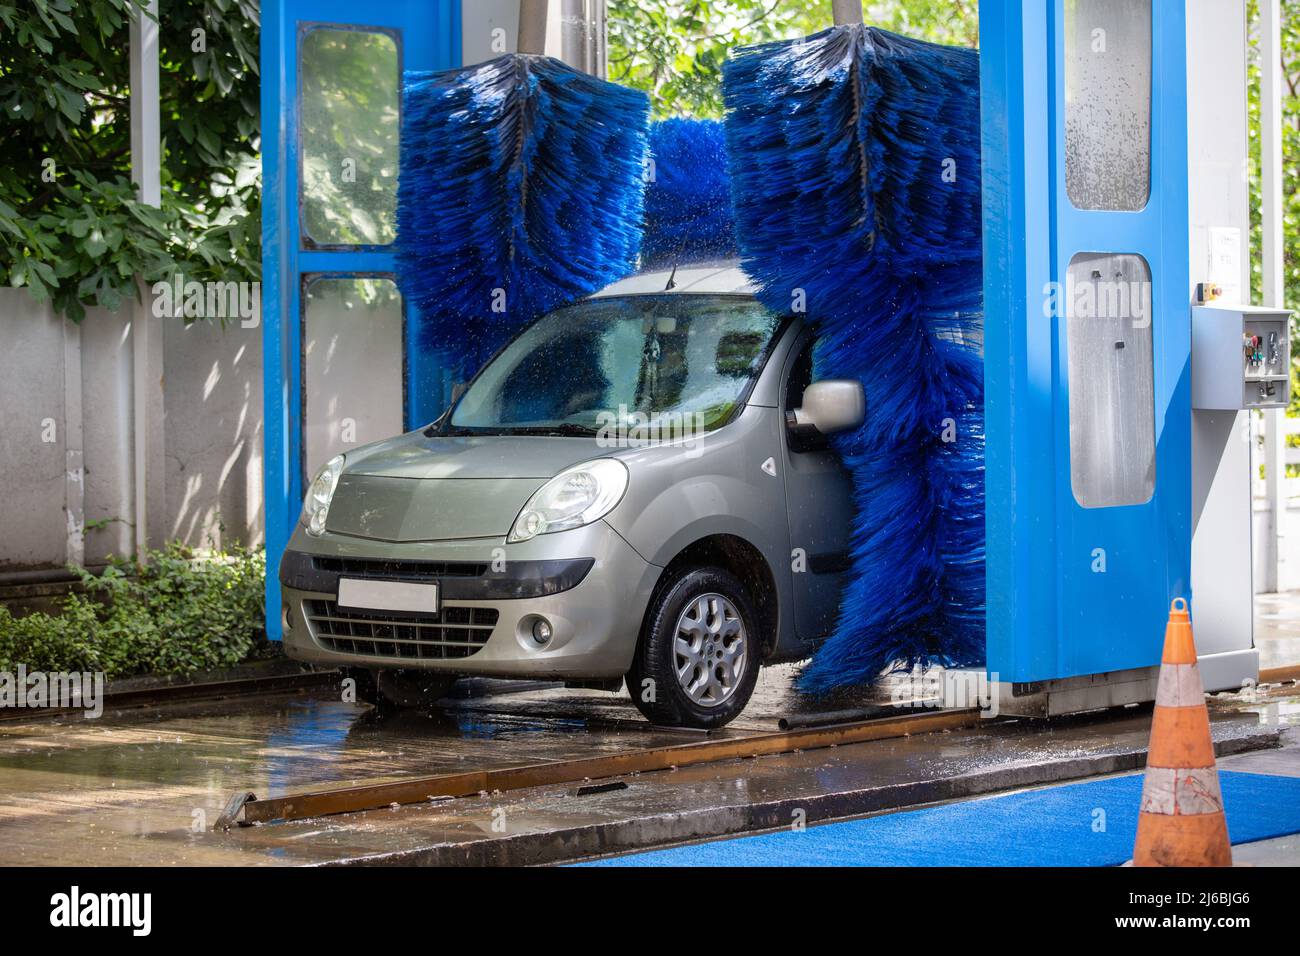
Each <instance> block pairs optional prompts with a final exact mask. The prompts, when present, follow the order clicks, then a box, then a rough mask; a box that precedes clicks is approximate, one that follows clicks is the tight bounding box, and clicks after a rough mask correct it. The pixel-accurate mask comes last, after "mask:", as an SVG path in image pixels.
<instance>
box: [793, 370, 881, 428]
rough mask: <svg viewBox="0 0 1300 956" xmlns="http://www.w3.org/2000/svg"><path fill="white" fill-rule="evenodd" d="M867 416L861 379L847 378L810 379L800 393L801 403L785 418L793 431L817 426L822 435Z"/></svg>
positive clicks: (850, 425) (862, 419) (849, 426)
mask: <svg viewBox="0 0 1300 956" xmlns="http://www.w3.org/2000/svg"><path fill="white" fill-rule="evenodd" d="M866 417H867V398H866V396H865V395H864V394H863V392H862V383H861V382H856V381H854V380H852V379H847V378H828V379H825V380H823V381H820V382H813V383H812V384H811V385H809V386H808V387H807V388H806V389H804V393H803V404H802V405H801V406H800V407H799V408H796V409H795V410H794V411H793V412H789V413H788V415H787V420H788V423H789V425H790V427H791V428H793V429H794V430H795V431H796V432H798V431H808V430H810V429H811V430H816V431H818V432H821V433H822V434H823V435H833V434H835V433H836V432H843V431H848V430H850V429H853V428H857V427H859V426H860V425H861V424H862V423H863V421H864V420H865V419H866Z"/></svg>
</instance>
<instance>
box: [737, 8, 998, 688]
mask: <svg viewBox="0 0 1300 956" xmlns="http://www.w3.org/2000/svg"><path fill="white" fill-rule="evenodd" d="M834 7H835V13H836V23H837V26H835V27H833V28H832V29H830V30H827V31H824V32H822V33H819V34H816V35H815V36H811V37H808V38H806V39H802V40H795V41H784V42H777V43H768V44H762V45H759V46H754V47H747V48H743V49H741V50H738V51H736V53H735V54H734V55H733V56H732V58H731V59H730V60H729V61H728V63H727V64H726V66H725V68H724V73H723V97H724V100H725V102H726V106H727V118H726V131H727V151H728V159H729V164H730V170H731V177H732V195H733V202H734V207H735V215H736V230H737V236H738V240H739V245H740V250H741V257H742V262H743V264H744V267H745V269H746V271H747V272H748V273H749V274H750V276H751V278H753V279H754V281H755V282H756V283H757V285H758V286H759V289H760V291H759V297H760V298H761V299H762V300H763V301H764V303H765V304H767V305H768V307H769V308H772V309H774V310H780V311H789V310H790V308H791V303H792V302H794V301H797V300H798V297H797V295H796V294H797V293H802V296H803V298H804V300H805V301H806V303H807V311H808V313H809V319H810V320H811V321H812V322H813V323H814V324H815V326H816V328H817V331H818V343H817V349H816V353H815V355H816V364H817V371H818V375H819V377H830V378H854V379H857V380H859V381H861V382H862V384H863V387H864V390H865V393H866V397H867V417H866V421H865V423H864V424H863V426H862V427H861V428H860V429H858V430H857V431H855V432H851V433H848V434H845V435H840V436H836V438H835V444H836V447H837V448H838V449H839V450H840V452H841V454H842V455H843V456H844V461H845V464H846V466H847V467H848V468H849V470H850V471H851V473H852V475H853V477H854V482H855V496H856V506H857V507H856V514H855V515H854V519H853V546H852V549H851V550H852V560H853V567H852V570H851V571H850V573H849V575H848V581H849V583H848V585H847V586H846V590H845V593H844V597H843V601H842V605H841V609H840V615H839V619H838V621H837V625H836V629H835V632H834V633H833V634H832V636H831V637H830V638H829V639H828V640H827V642H826V643H825V644H824V645H822V647H820V648H819V649H818V651H817V653H816V655H815V656H814V658H813V661H812V663H811V664H810V665H809V667H808V668H807V669H806V670H805V672H804V674H803V675H802V678H801V684H802V686H803V687H804V688H805V689H807V690H810V691H814V692H823V691H827V690H830V689H833V688H835V687H839V686H845V685H854V684H863V683H870V682H872V681H874V680H876V679H877V678H878V677H879V676H880V675H881V674H882V673H885V672H888V671H889V670H893V669H903V668H907V669H910V668H912V667H914V666H918V665H919V666H921V667H927V666H930V665H933V664H941V665H949V666H951V665H963V664H974V663H978V662H980V661H982V660H983V657H984V491H983V468H984V464H983V457H984V455H983V436H984V429H983V365H982V358H981V355H980V352H979V342H980V335H981V321H982V314H981V309H982V291H983V279H982V274H981V227H980V157H979V63H978V55H977V54H976V53H975V52H974V51H971V50H964V49H955V48H948V47H942V46H937V45H934V44H930V43H923V42H920V41H916V40H911V39H908V38H905V37H900V36H896V35H894V34H891V33H887V32H885V31H883V30H877V29H874V28H869V27H865V26H864V25H863V24H862V22H861V4H860V2H858V0H848V2H843V0H836V2H835V4H834ZM793 544H794V546H796V547H797V546H799V542H797V541H796V542H793Z"/></svg>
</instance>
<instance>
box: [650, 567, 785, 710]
mask: <svg viewBox="0 0 1300 956" xmlns="http://www.w3.org/2000/svg"><path fill="white" fill-rule="evenodd" d="M758 622H759V616H758V613H757V611H756V610H755V608H754V603H753V601H752V600H751V599H750V596H749V594H748V592H747V591H746V590H745V587H744V585H742V584H741V583H740V581H739V580H737V579H736V577H735V575H733V574H731V573H730V572H728V571H724V570H723V569H721V568H713V567H706V568H696V569H693V570H690V571H686V572H684V573H682V574H680V575H677V576H676V577H674V578H673V579H671V580H670V581H668V582H667V583H665V584H664V585H662V586H661V587H659V588H658V589H656V591H655V594H654V596H653V597H652V598H651V604H650V607H649V608H648V609H647V611H646V617H645V624H644V625H643V626H642V629H641V636H640V638H639V640H638V641H637V648H636V657H635V658H634V659H633V662H632V669H631V670H630V671H628V675H627V683H628V690H629V692H630V693H631V694H632V701H633V702H634V703H635V704H636V707H637V710H639V711H641V713H642V714H643V715H644V716H645V718H646V719H647V720H649V721H651V722H652V723H655V724H660V725H662V726H667V727H695V728H700V729H705V730H711V729H713V728H716V727H722V726H723V725H725V724H727V723H729V722H730V721H731V720H733V719H734V718H735V717H736V716H737V715H738V714H739V713H740V712H741V711H742V710H744V709H745V705H746V704H747V703H749V697H750V695H751V694H753V692H754V685H755V684H756V683H757V681H758V670H759V666H760V656H761V641H760V639H759V632H758ZM679 637H680V638H681V641H680V642H679V640H678V638H679Z"/></svg>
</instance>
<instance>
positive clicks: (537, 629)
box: [533, 617, 551, 646]
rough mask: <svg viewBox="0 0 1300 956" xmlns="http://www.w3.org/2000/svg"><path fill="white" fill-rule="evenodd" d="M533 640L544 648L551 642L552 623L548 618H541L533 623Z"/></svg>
mask: <svg viewBox="0 0 1300 956" xmlns="http://www.w3.org/2000/svg"><path fill="white" fill-rule="evenodd" d="M533 640H535V641H536V642H537V643H538V644H541V645H543V646H544V645H546V644H549V643H550V642H551V622H550V621H548V620H546V618H544V617H539V618H538V619H537V620H535V621H534V622H533Z"/></svg>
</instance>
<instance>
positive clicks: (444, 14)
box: [261, 0, 461, 640]
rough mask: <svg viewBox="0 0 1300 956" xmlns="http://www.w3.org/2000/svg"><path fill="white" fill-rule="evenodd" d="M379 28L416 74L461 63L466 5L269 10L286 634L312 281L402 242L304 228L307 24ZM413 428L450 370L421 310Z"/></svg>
mask: <svg viewBox="0 0 1300 956" xmlns="http://www.w3.org/2000/svg"><path fill="white" fill-rule="evenodd" d="M306 24H319V25H321V26H331V27H338V26H342V27H355V28H358V29H364V28H374V29H382V30H384V31H387V32H393V33H394V34H396V35H397V36H399V37H400V40H401V42H400V44H399V50H400V60H399V62H400V64H401V68H402V69H404V70H442V69H450V68H452V67H455V66H459V65H460V62H461V49H460V35H461V23H460V2H459V0H387V2H385V3H382V4H370V5H358V4H356V3H355V2H351V0H346V2H345V0H274V2H270V3H266V4H263V6H262V48H261V64H262V182H263V213H262V296H263V299H262V301H263V309H262V317H263V329H262V349H263V358H262V361H263V372H262V375H263V389H264V392H263V402H264V413H265V430H264V442H265V448H266V451H265V478H266V488H265V495H266V557H267V562H266V563H267V567H266V622H267V635H268V636H269V637H270V638H271V639H272V640H278V639H279V638H280V589H279V584H278V582H277V578H278V575H279V565H280V554H281V552H282V551H283V550H284V547H285V545H286V544H287V543H288V541H289V536H290V535H291V534H292V532H293V527H294V523H295V522H296V521H297V519H298V513H299V511H300V509H301V506H302V496H303V480H304V479H303V475H302V464H301V462H302V411H303V409H302V384H301V383H302V375H301V372H302V369H301V348H302V335H301V324H302V323H301V309H302V295H301V293H302V288H303V283H302V279H303V276H306V275H310V276H311V277H312V278H317V277H320V276H357V275H360V276H384V275H389V276H391V275H392V274H393V273H394V272H395V271H396V270H395V267H394V256H393V251H392V248H391V247H388V246H383V247H374V246H370V247H365V246H360V247H355V248H338V247H325V248H321V247H317V248H309V247H308V245H307V244H306V243H304V242H303V240H302V239H301V237H300V231H301V230H300V226H299V189H298V185H299V173H298V162H299V141H298V135H299V124H298V47H299V42H300V38H301V35H302V27H303V26H304V25H306ZM405 316H406V332H405V353H406V354H405V356H404V362H405V366H406V369H407V375H406V401H405V406H406V412H405V414H406V425H407V427H408V428H412V427H415V426H416V425H418V424H422V423H424V422H427V421H430V420H432V419H433V418H435V417H437V415H438V414H439V412H441V410H442V408H443V405H444V403H445V401H446V397H447V396H446V392H447V384H446V382H445V376H444V375H443V372H442V369H441V368H440V367H439V366H438V365H437V363H436V362H435V361H434V360H432V359H431V358H430V356H429V355H428V354H427V353H425V351H424V350H422V349H420V348H419V347H418V341H419V340H418V327H419V321H420V317H419V315H418V314H416V311H415V310H414V309H413V308H406V310H405Z"/></svg>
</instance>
